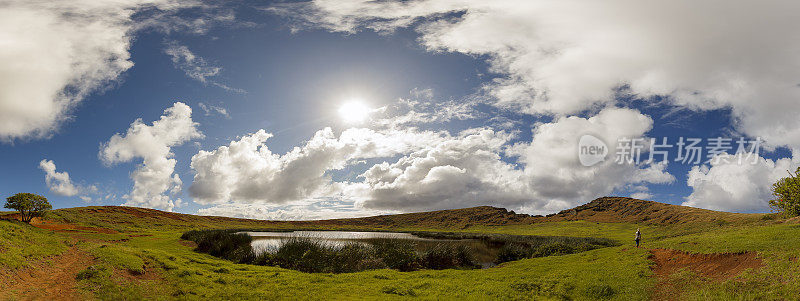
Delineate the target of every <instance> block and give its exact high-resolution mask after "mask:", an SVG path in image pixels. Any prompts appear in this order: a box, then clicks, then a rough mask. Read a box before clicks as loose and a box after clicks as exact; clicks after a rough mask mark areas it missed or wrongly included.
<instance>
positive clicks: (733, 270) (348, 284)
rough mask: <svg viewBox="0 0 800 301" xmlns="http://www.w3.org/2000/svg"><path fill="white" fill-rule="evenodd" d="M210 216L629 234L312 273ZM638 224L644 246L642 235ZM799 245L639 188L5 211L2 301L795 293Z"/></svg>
mask: <svg viewBox="0 0 800 301" xmlns="http://www.w3.org/2000/svg"><path fill="white" fill-rule="evenodd" d="M9 217H13V215H8V214H6V215H2V216H0V218H9ZM208 228H219V229H233V228H236V229H243V228H250V229H357V230H409V231H410V230H414V231H450V232H468V233H504V234H517V235H519V234H525V235H560V236H574V237H578V236H580V237H604V238H610V239H615V240H617V241H620V242H621V243H623V244H624V245H623V246H620V247H609V248H603V249H597V250H592V251H587V252H583V253H578V254H570V255H563V256H551V257H542V258H533V259H524V260H520V261H515V262H509V263H506V264H503V265H501V266H499V267H495V268H490V269H483V270H435V271H434V270H422V271H415V272H398V271H394V270H373V271H366V272H358V273H346V274H308V273H302V272H297V271H293V270H286V269H281V268H278V267H268V266H254V265H241V264H234V263H232V262H230V261H226V260H222V259H219V258H215V257H212V256H209V255H206V254H200V253H197V252H194V251H193V246H192V244H191V243H189V242H187V241H182V240H181V239H180V238H179V237H180V235H181V234H182V233H183V232H184V231H187V230H190V229H208ZM637 228H641V229H642V232H643V237H644V243H643V248H640V249H636V248H633V247H632V246H631V240H632V237H633V232H634V231H635V230H636V229H637ZM798 245H800V225H797V224H796V223H791V222H787V221H786V220H783V219H780V218H778V217H777V216H775V215H769V214H735V213H725V212H716V211H709V210H701V209H696V208H688V207H682V206H674V205H666V204H661V203H656V202H649V201H642V200H635V199H629V198H601V199H598V200H594V201H592V202H590V203H587V204H585V205H582V206H579V207H576V208H573V209H570V210H565V211H562V212H560V213H558V214H554V215H550V216H546V217H542V216H528V215H524V214H516V213H513V212H509V211H507V210H505V209H501V208H493V207H485V206H484V207H475V208H466V209H457V210H443V211H434V212H423V213H409V214H400V215H386V216H376V217H366V218H356V219H337V220H325V221H305V222H275V221H261V220H252V219H235V218H226V217H209V216H195V215H187V214H178V213H169V212H163V211H158V210H152V209H143V208H132V207H116V206H102V207H82V208H69V209H59V210H54V211H53V212H52V214H51V215H50V216H49V217H47V218H46V219H45V220H43V221H37V223H35V224H34V225H33V226H30V225H27V224H22V223H19V222H14V221H9V220H0V286H2V287H4V288H7V289H4V290H3V291H2V292H0V299H17V298H37V297H39V298H41V297H43V296H49V295H53V294H56V293H57V294H60V295H64V296H67V297H70V298H73V299H115V300H116V299H141V298H144V299H278V298H292V299H309V298H314V299H318V298H326V299H356V298H358V299H381V300H385V299H403V298H409V297H421V298H425V299H530V298H534V299H560V300H563V299H579V300H582V299H619V300H645V299H718V300H729V299H794V298H796V294H795V293H796V292H797V291H800V275H798V273H797V272H796V271H798V270H800V263H798V260H797V258H800V249H798V248H797V246H798ZM31 275H33V276H31Z"/></svg>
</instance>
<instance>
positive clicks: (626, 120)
mask: <svg viewBox="0 0 800 301" xmlns="http://www.w3.org/2000/svg"><path fill="white" fill-rule="evenodd" d="M651 126H652V120H651V119H650V118H649V117H647V116H645V115H642V114H641V113H639V112H638V111H635V110H629V109H606V110H603V111H601V112H599V113H598V114H597V115H595V116H593V117H590V118H580V117H564V118H561V119H558V120H556V121H554V122H553V123H544V124H540V125H538V126H537V127H536V128H535V129H534V130H533V132H534V133H533V140H532V141H531V142H522V143H518V144H516V145H514V146H513V147H510V148H508V147H507V143H508V142H509V141H510V138H511V136H509V135H507V134H504V133H503V132H496V131H494V130H491V129H471V130H467V131H464V132H462V133H461V134H460V135H459V136H458V137H453V138H452V139H446V140H442V141H440V142H439V143H438V144H429V145H428V147H426V148H424V149H421V150H419V151H417V152H414V153H411V154H409V155H407V156H405V157H402V158H400V159H399V160H398V161H397V162H395V163H392V164H389V163H386V162H384V163H381V164H378V165H375V166H373V167H372V168H370V169H369V170H367V171H366V172H365V173H364V174H363V175H362V177H363V178H364V179H365V180H364V181H363V182H362V183H355V184H352V185H350V186H349V187H348V190H347V193H348V194H350V195H351V196H354V197H356V198H357V199H360V203H361V205H362V206H363V207H365V208H379V209H401V210H429V209H444V208H454V207H469V206H477V205H486V204H490V205H498V206H503V207H509V208H513V209H521V210H522V211H523V212H528V213H537V214H538V213H551V212H554V211H558V210H562V209H566V208H569V207H572V206H575V205H578V204H582V203H584V202H586V200H590V199H593V198H596V197H600V196H605V195H609V194H610V193H612V192H613V191H615V190H617V189H622V188H624V187H625V186H626V185H630V184H642V183H668V182H672V181H674V177H673V176H672V175H670V174H668V173H666V172H664V168H665V167H666V164H664V163H661V164H652V165H634V164H617V163H615V162H613V161H614V160H606V161H605V162H602V163H601V164H598V165H595V166H592V167H585V166H583V165H581V164H580V162H579V160H578V156H577V154H578V139H579V138H580V137H581V136H582V135H584V134H592V135H594V136H595V137H598V138H600V139H601V140H603V141H606V144H607V145H609V146H611V147H612V154H613V151H614V150H615V145H614V143H613V142H615V141H617V139H618V138H620V137H628V138H642V137H644V134H645V133H646V132H647V131H649V130H650V128H651ZM509 156H516V157H518V160H517V163H518V165H519V167H518V166H515V165H514V164H512V163H509V162H507V160H504V158H505V157H509Z"/></svg>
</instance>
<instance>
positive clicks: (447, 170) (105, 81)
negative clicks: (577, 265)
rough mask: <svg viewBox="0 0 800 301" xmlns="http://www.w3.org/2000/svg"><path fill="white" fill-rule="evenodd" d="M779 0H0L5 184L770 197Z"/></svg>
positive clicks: (297, 193)
mask: <svg viewBox="0 0 800 301" xmlns="http://www.w3.org/2000/svg"><path fill="white" fill-rule="evenodd" d="M798 6H800V4H798V3H797V2H795V1H758V2H752V1H729V0H728V1H703V2H701V3H698V2H696V1H658V2H643V1H622V0H615V1H603V2H591V3H589V2H586V1H573V0H559V1H544V0H542V1H538V0H537V1H511V0H498V1H477V0H456V1H453V0H446V1H445V0H415V1H362V0H336V1H328V0H316V1H309V2H304V1H302V2H294V1H291V2H289V1H279V2H264V1H173V0H119V1H98V0H72V1H30V0H25V1H17V0H0V195H3V196H4V197H7V196H10V195H13V194H14V193H18V192H33V193H37V194H41V195H44V196H46V197H47V198H48V199H49V200H50V202H51V203H52V204H53V206H54V207H55V208H67V207H76V206H96V205H125V206H137V207H146V208H154V209H159V210H166V211H174V212H181V213H190V214H201V215H222V216H233V217H247V218H258V219H280V220H293V219H323V218H344V217H355V216H368V215H377V214H391V213H400V212H419V211H428V210H439V209H452V208H465V207H472V206H481V205H491V206H498V207H504V208H508V209H510V210H515V211H516V212H520V213H528V214H550V213H555V212H558V211H560V210H564V209H568V208H572V207H575V206H578V205H581V204H585V203H587V202H589V201H591V200H593V199H595V198H598V197H603V196H630V197H635V198H640V199H646V200H652V201H658V202H664V203H669V204H676V205H685V206H693V207H698V208H706V209H712V210H723V211H731V212H768V211H769V210H770V208H769V205H768V201H769V200H770V199H771V198H772V196H771V192H770V187H771V184H772V183H774V182H775V181H777V180H778V179H780V178H781V177H785V176H787V175H788V174H787V171H794V170H795V169H797V168H798V166H800V119H798V118H797V116H800V31H798V30H797V28H798V25H800V24H798V23H800V21H798V20H800V7H798Z"/></svg>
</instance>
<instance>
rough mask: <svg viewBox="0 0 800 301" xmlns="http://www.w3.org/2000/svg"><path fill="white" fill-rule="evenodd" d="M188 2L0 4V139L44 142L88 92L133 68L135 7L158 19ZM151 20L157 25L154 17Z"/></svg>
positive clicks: (127, 0) (23, 1) (136, 0)
mask: <svg viewBox="0 0 800 301" xmlns="http://www.w3.org/2000/svg"><path fill="white" fill-rule="evenodd" d="M197 5H199V3H197V2H193V1H186V2H183V1H174V0H122V1H92V0H75V1H26V0H9V1H4V2H3V4H2V5H0V140H6V141H8V140H14V139H17V138H45V137H48V136H50V135H52V133H53V132H54V131H55V130H56V129H57V128H58V126H59V124H60V123H61V122H63V121H64V120H66V119H68V118H69V117H68V113H69V111H70V110H71V109H72V108H73V107H75V106H76V105H77V104H78V103H79V102H80V101H81V100H82V99H84V98H85V97H86V96H87V95H89V94H91V93H92V92H95V91H98V90H102V89H104V88H107V87H108V86H109V85H111V84H113V83H114V82H115V81H116V80H117V78H118V77H119V75H120V74H121V73H123V72H125V71H126V70H128V69H129V68H131V66H133V62H131V60H130V52H129V48H130V44H131V40H132V35H133V32H134V30H135V29H136V28H137V23H136V22H135V21H134V16H135V15H136V13H137V12H139V11H141V10H148V11H151V12H158V13H159V14H160V15H162V16H174V13H175V12H177V11H179V10H180V9H183V8H186V7H193V6H197ZM147 20H148V21H149V23H151V24H157V23H159V20H158V19H157V18H155V17H153V16H150V17H149V18H148V19H147Z"/></svg>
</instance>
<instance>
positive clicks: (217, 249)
mask: <svg viewBox="0 0 800 301" xmlns="http://www.w3.org/2000/svg"><path fill="white" fill-rule="evenodd" d="M236 232H237V230H201V231H198V230H192V231H189V232H186V233H184V234H183V235H181V239H185V240H191V241H194V242H195V243H197V248H195V251H197V252H201V253H207V254H209V255H212V256H216V257H219V258H223V259H227V260H230V261H233V262H236V263H251V262H252V261H253V260H254V259H255V255H254V253H253V247H252V246H251V243H252V242H253V238H252V237H251V236H250V235H247V234H245V233H236Z"/></svg>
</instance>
